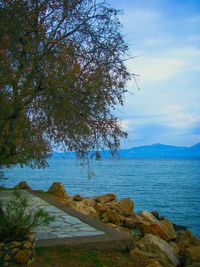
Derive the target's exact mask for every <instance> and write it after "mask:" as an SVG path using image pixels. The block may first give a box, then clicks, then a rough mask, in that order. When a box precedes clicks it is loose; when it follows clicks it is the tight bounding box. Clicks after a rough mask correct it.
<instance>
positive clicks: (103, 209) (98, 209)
mask: <svg viewBox="0 0 200 267" xmlns="http://www.w3.org/2000/svg"><path fill="white" fill-rule="evenodd" d="M93 208H94V209H95V210H96V212H97V213H98V214H99V216H102V215H103V214H104V213H105V212H106V211H107V210H108V206H107V205H106V204H105V203H96V204H95V206H94V207H93Z"/></svg>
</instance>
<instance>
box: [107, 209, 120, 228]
mask: <svg viewBox="0 0 200 267" xmlns="http://www.w3.org/2000/svg"><path fill="white" fill-rule="evenodd" d="M104 216H106V217H107V218H108V222H111V223H114V224H116V225H118V226H120V225H121V220H122V218H121V216H120V215H119V214H118V213H117V212H116V211H114V210H110V209H109V210H107V211H106V213H105V215H104Z"/></svg>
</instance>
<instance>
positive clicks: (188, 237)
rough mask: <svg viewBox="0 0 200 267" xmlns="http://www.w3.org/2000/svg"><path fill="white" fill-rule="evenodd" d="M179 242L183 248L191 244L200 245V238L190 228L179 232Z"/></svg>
mask: <svg viewBox="0 0 200 267" xmlns="http://www.w3.org/2000/svg"><path fill="white" fill-rule="evenodd" d="M177 244H178V246H179V247H180V249H181V250H184V249H185V248H187V247H191V246H200V240H199V239H198V238H197V237H195V236H194V235H193V234H192V233H191V232H190V231H188V230H186V231H185V230H181V231H179V232H178V236H177Z"/></svg>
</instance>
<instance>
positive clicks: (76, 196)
mask: <svg viewBox="0 0 200 267" xmlns="http://www.w3.org/2000/svg"><path fill="white" fill-rule="evenodd" d="M72 199H73V200H74V201H81V200H83V197H82V196H81V195H79V194H77V195H75V196H73V198H72Z"/></svg>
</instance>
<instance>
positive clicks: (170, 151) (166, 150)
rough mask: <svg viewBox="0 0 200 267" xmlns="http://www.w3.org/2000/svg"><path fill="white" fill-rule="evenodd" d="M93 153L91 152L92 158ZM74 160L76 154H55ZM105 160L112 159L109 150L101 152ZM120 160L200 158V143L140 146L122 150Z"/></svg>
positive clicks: (56, 156) (54, 155)
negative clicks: (179, 145)
mask: <svg viewBox="0 0 200 267" xmlns="http://www.w3.org/2000/svg"><path fill="white" fill-rule="evenodd" d="M92 155H93V153H92V152H91V157H92ZM63 156H64V157H68V158H74V157H75V153H74V152H69V153H66V154H64V153H53V158H61V157H63ZM101 156H102V157H103V158H108V157H111V153H110V151H109V150H104V151H102V152H101ZM118 156H119V157H120V158H200V143H198V144H196V145H194V146H191V147H185V146H182V147H177V146H170V145H163V144H153V145H149V146H139V147H133V148H130V149H120V150H119V151H118Z"/></svg>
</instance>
